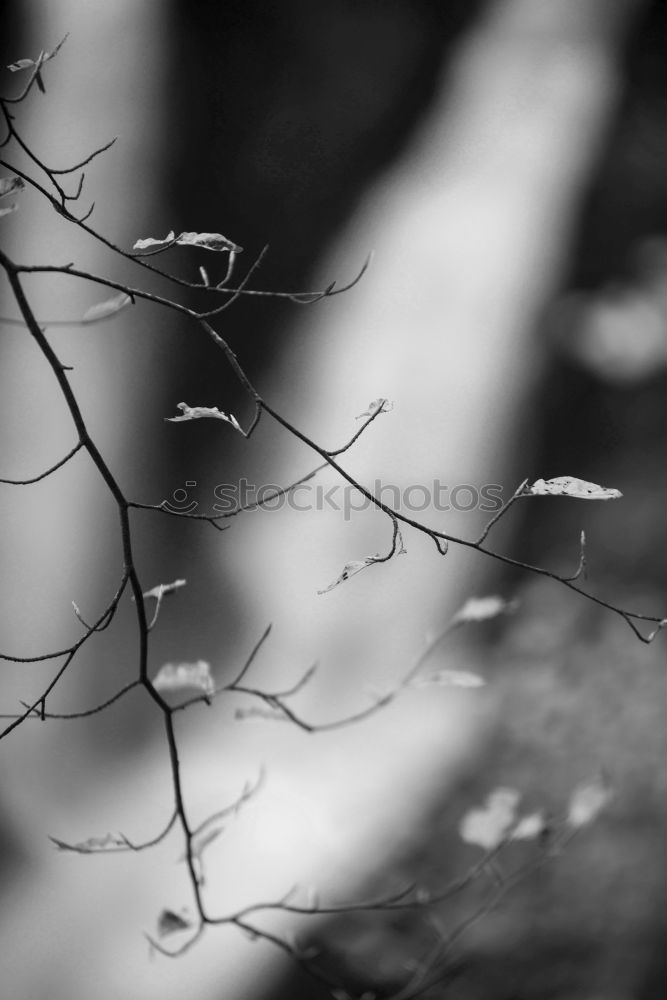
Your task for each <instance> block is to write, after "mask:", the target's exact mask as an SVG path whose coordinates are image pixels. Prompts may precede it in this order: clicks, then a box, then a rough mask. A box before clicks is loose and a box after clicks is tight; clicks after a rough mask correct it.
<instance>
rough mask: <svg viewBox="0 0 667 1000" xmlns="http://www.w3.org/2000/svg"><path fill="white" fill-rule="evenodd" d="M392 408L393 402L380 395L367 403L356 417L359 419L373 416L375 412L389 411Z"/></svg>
mask: <svg viewBox="0 0 667 1000" xmlns="http://www.w3.org/2000/svg"><path fill="white" fill-rule="evenodd" d="M393 408H394V404H393V403H391V402H390V401H389V400H388V399H383V398H382V397H381V396H380V397H379V398H378V399H374V400H373V402H372V403H369V404H368V408H367V409H366V410H364V412H363V413H360V414H359V415H358V416H357V418H356V419H357V420H361V418H362V417H374V416H375V414H376V413H389V411H390V410H393Z"/></svg>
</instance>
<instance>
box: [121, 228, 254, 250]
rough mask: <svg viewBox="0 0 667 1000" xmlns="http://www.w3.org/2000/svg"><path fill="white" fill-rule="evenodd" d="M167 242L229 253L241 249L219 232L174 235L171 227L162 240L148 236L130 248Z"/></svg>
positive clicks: (141, 247)
mask: <svg viewBox="0 0 667 1000" xmlns="http://www.w3.org/2000/svg"><path fill="white" fill-rule="evenodd" d="M167 243H173V244H175V245H178V246H188V247H202V248H203V249H204V250H214V251H216V252H217V253H220V252H222V251H225V250H226V251H228V252H230V253H241V251H242V250H243V247H239V246H237V245H236V243H232V241H231V240H228V239H227V237H226V236H223V235H222V234H221V233H180V235H179V236H176V234H175V233H174V231H173V229H172V230H171V232H169V233H168V234H167V235H166V236H165V237H164V239H162V240H161V239H153V237H152V236H148V237H147V238H146V239H144V240H137V242H136V243H135V244H134V246H133V247H132V249H133V250H147V249H149V248H150V247H160V246H164V245H165V244H167Z"/></svg>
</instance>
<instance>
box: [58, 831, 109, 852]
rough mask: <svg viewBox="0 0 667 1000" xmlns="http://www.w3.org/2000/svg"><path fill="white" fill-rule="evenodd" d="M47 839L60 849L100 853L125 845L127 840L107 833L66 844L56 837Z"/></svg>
mask: <svg viewBox="0 0 667 1000" xmlns="http://www.w3.org/2000/svg"><path fill="white" fill-rule="evenodd" d="M49 840H50V841H51V842H52V843H53V844H55V845H56V847H57V848H58V849H59V850H61V851H74V852H75V853H76V854H100V853H102V852H103V851H106V850H109V849H110V848H117V847H127V846H128V842H127V840H126V839H125V838H124V837H122V836H117V835H115V834H113V833H107V834H105V835H104V836H103V837H88V839H87V840H82V841H79V843H77V844H68V843H67V842H66V841H64V840H58V838H57V837H49Z"/></svg>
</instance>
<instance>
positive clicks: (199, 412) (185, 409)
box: [165, 403, 243, 434]
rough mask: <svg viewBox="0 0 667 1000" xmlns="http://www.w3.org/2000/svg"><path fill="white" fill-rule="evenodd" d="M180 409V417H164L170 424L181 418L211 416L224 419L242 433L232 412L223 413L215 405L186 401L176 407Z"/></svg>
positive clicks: (194, 418) (193, 418) (195, 418)
mask: <svg viewBox="0 0 667 1000" xmlns="http://www.w3.org/2000/svg"><path fill="white" fill-rule="evenodd" d="M176 409H177V410H181V416H180V417H165V420H168V421H169V422H170V423H172V424H177V423H179V422H180V421H181V420H199V419H200V418H201V417H213V418H214V419H215V420H224V421H225V423H228V424H231V425H232V427H233V428H234V430H235V431H238V432H239V433H240V434H243V431H242V430H241V425H240V424H239V422H238V420H237V419H236V417H235V416H234V415H233V414H232V413H223V412H222V410H219V409H218V407H217V406H188V404H187V403H179V404H178V406H177V407H176Z"/></svg>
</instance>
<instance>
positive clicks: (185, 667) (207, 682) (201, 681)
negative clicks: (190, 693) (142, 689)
mask: <svg viewBox="0 0 667 1000" xmlns="http://www.w3.org/2000/svg"><path fill="white" fill-rule="evenodd" d="M153 686H154V687H155V688H156V689H157V690H158V691H182V690H183V689H184V688H197V689H198V690H200V691H203V692H204V694H206V695H209V696H210V695H212V694H214V693H215V683H214V681H213V677H212V676H211V666H210V664H209V663H207V662H206V661H205V660H197V662H196V663H165V664H164V666H162V667H160V669H159V670H158V672H157V674H156V675H155V679H154V680H153Z"/></svg>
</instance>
